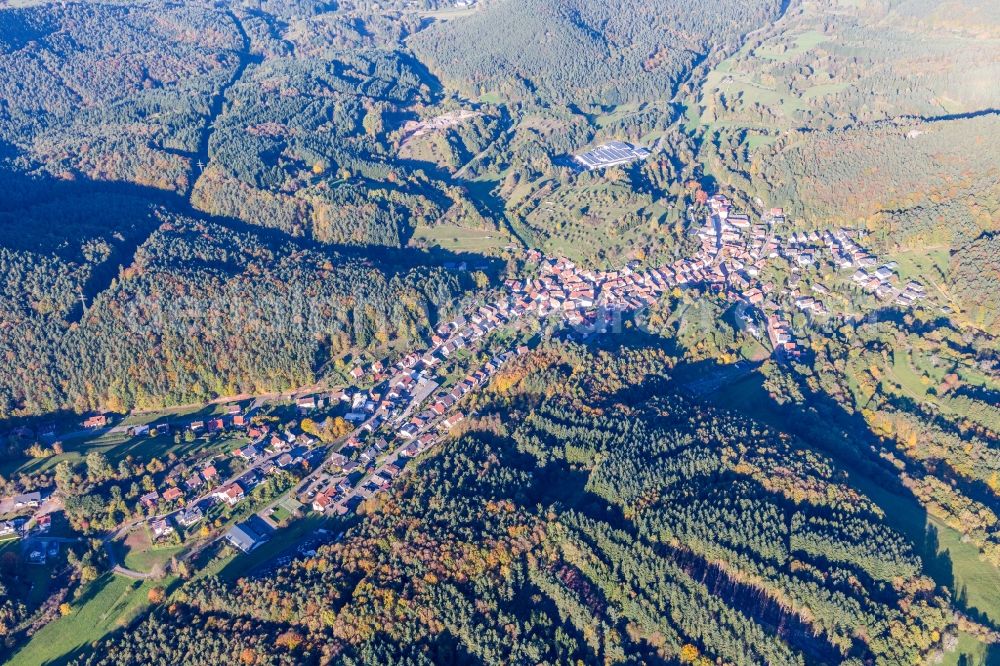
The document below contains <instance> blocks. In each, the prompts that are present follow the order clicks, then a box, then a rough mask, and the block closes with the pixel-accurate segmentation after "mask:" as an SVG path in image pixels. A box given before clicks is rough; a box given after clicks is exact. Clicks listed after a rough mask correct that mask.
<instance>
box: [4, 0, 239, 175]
mask: <svg viewBox="0 0 1000 666" xmlns="http://www.w3.org/2000/svg"><path fill="white" fill-rule="evenodd" d="M0 45H2V48H0V100H3V102H2V104H0V140H3V141H5V142H7V143H9V144H11V145H13V146H16V147H17V148H19V149H20V150H21V151H23V157H22V162H23V163H24V165H26V166H28V167H29V168H32V167H41V168H42V169H43V170H45V171H47V172H48V173H51V174H54V175H58V176H59V177H62V178H79V177H83V178H88V179H96V180H116V181H128V182H133V183H139V184H142V185H149V186H153V187H158V188H162V189H171V190H176V191H184V190H186V189H187V188H188V187H189V186H190V185H191V183H190V182H189V169H190V166H191V164H190V162H191V160H192V155H193V154H194V153H195V152H196V151H197V149H198V142H199V136H200V134H201V132H202V129H203V126H204V125H205V123H206V122H207V120H208V116H209V113H210V106H211V104H212V100H213V98H214V96H215V94H216V93H217V92H218V90H219V89H220V88H221V87H222V85H223V84H224V83H225V82H226V81H227V80H228V79H229V78H230V77H231V76H232V74H233V72H234V71H235V70H236V68H237V66H238V63H239V58H238V56H237V54H236V51H237V50H238V49H239V48H240V38H239V35H238V33H237V30H236V28H235V26H234V24H233V21H232V20H230V18H229V17H228V16H227V15H226V14H224V13H221V12H217V11H211V10H206V9H203V8H200V7H197V6H194V5H192V6H180V5H174V6H155V5H134V6H133V5H125V4H103V3H66V4H61V5H53V4H47V5H44V6H33V7H27V8H23V9H4V10H3V20H2V21H0Z"/></svg>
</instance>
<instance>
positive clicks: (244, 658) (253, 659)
mask: <svg viewBox="0 0 1000 666" xmlns="http://www.w3.org/2000/svg"><path fill="white" fill-rule="evenodd" d="M240 663H241V664H255V663H257V653H256V652H254V650H253V648H248V647H247V648H243V649H242V650H241V651H240Z"/></svg>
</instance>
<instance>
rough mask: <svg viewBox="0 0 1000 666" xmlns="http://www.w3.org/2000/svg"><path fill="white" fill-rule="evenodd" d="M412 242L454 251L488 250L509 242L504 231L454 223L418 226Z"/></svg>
mask: <svg viewBox="0 0 1000 666" xmlns="http://www.w3.org/2000/svg"><path fill="white" fill-rule="evenodd" d="M410 242H411V243H423V244H426V245H430V246H436V247H440V248H443V249H445V250H451V251H452V252H487V251H489V250H498V249H500V248H502V247H503V246H504V245H506V244H507V243H508V240H507V238H506V236H505V235H504V234H503V232H500V231H495V230H492V229H466V228H464V227H458V226H454V225H440V226H435V227H416V228H415V229H414V230H413V238H412V239H411V240H410Z"/></svg>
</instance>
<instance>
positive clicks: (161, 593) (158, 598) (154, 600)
mask: <svg viewBox="0 0 1000 666" xmlns="http://www.w3.org/2000/svg"><path fill="white" fill-rule="evenodd" d="M146 598H147V599H148V600H149V603H151V604H162V603H163V602H164V601H165V600H166V598H167V591H166V590H164V589H163V587H161V586H159V585H157V586H156V587H153V588H150V590H149V592H148V593H146Z"/></svg>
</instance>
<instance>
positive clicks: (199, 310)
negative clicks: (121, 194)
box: [0, 195, 473, 417]
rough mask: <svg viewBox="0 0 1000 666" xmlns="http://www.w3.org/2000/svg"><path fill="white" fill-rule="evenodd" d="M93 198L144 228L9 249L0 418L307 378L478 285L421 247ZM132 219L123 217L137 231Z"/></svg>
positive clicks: (306, 381)
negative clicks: (354, 246)
mask: <svg viewBox="0 0 1000 666" xmlns="http://www.w3.org/2000/svg"><path fill="white" fill-rule="evenodd" d="M88 201H89V202H90V204H91V205H100V204H102V203H104V204H105V206H109V207H106V208H105V211H104V213H105V214H107V213H108V212H111V211H114V210H115V208H114V206H115V204H119V205H120V206H121V208H119V209H118V212H119V213H125V214H128V215H131V216H133V217H132V218H131V219H132V221H133V222H134V226H135V227H137V228H138V229H139V230H140V231H142V232H143V233H148V234H149V235H148V237H146V238H145V239H138V238H133V239H132V240H131V243H132V244H134V246H132V245H130V243H129V239H128V238H127V237H125V236H124V235H123V234H121V233H119V232H117V231H115V229H114V226H109V227H108V228H106V229H103V230H99V229H93V228H88V227H87V226H81V227H76V228H72V227H64V228H63V229H62V230H61V231H62V232H63V233H67V234H72V233H74V232H75V233H76V234H84V233H85V232H88V231H89V232H91V233H94V234H95V235H94V236H93V237H90V238H88V237H86V236H82V235H77V236H76V238H75V239H73V241H74V242H78V243H80V244H81V245H80V247H79V248H73V247H72V245H71V244H70V241H69V239H64V240H63V241H61V247H60V248H59V251H58V252H57V253H56V254H55V255H54V256H51V257H47V256H46V254H45V253H44V252H41V251H40V250H41V249H42V248H39V247H38V246H37V245H34V246H33V245H30V244H28V243H27V242H26V243H25V246H24V249H14V248H9V249H8V248H4V249H3V251H2V253H0V262H2V263H0V266H2V271H3V275H4V276H5V278H4V282H3V299H2V300H0V303H2V308H3V310H2V312H3V314H2V317H3V327H4V328H5V329H6V330H7V331H8V332H7V334H6V336H5V341H6V351H7V353H6V354H4V355H3V357H2V358H0V378H2V380H0V416H2V417H10V416H15V415H29V414H39V413H44V412H52V411H56V410H73V411H76V412H78V413H82V412H85V411H90V410H112V411H117V412H124V411H127V410H131V409H134V408H154V407H157V406H163V405H165V404H183V403H188V402H197V401H203V400H206V399H209V398H211V397H212V396H218V395H235V394H239V393H242V392H254V393H260V392H267V391H274V390H284V389H288V388H291V387H296V386H306V385H311V384H312V383H314V382H315V381H317V379H319V378H320V377H321V376H323V375H324V374H327V373H329V372H331V371H332V364H333V362H334V360H335V359H337V358H339V357H341V356H343V355H344V354H347V353H349V352H356V350H358V349H366V348H376V347H387V346H389V345H393V344H399V345H403V346H408V345H410V344H412V343H414V342H416V341H419V340H422V339H424V337H426V336H428V335H429V334H430V331H431V330H432V328H433V326H434V325H435V322H436V321H437V320H438V317H439V316H444V315H445V313H447V312H448V311H449V310H448V308H451V307H454V305H453V302H454V300H455V298H456V297H457V296H459V295H460V294H461V292H462V291H463V290H464V289H468V288H469V287H471V286H473V285H472V284H471V278H470V277H469V276H468V274H464V275H463V274H457V273H455V272H445V271H444V270H443V269H442V268H440V267H436V268H435V267H434V266H435V265H436V264H437V262H436V261H432V260H431V259H429V258H425V259H423V260H424V261H427V262H428V264H429V266H427V267H421V265H420V262H421V261H422V259H421V258H420V256H419V255H415V256H413V257H412V258H411V259H410V260H408V262H407V263H405V264H404V263H397V264H396V265H395V266H394V267H385V268H377V267H375V266H373V265H372V264H371V262H370V260H368V259H366V258H365V257H363V256H360V257H359V256H348V255H344V254H341V253H339V252H337V251H335V250H333V249H330V248H328V247H326V246H322V245H313V244H310V243H306V242H304V241H296V240H294V239H291V238H288V237H286V236H283V235H277V236H275V235H273V234H272V235H268V234H266V233H264V232H262V231H260V230H259V229H258V228H255V227H252V226H244V227H238V226H237V227H234V226H227V225H225V224H221V223H218V222H210V221H206V220H202V219H198V218H195V217H190V216H189V215H185V214H182V213H179V212H177V211H176V210H172V209H171V208H170V207H168V206H167V205H166V204H164V205H156V204H150V203H149V202H148V201H147V202H145V203H144V204H137V203H136V201H135V200H134V199H131V198H118V197H116V196H115V195H104V196H99V195H92V196H90V197H89V198H88ZM25 212H28V213H29V215H31V214H33V215H36V217H30V216H26V215H25ZM51 214H52V213H51V211H50V210H49V209H48V208H47V207H46V206H41V207H40V208H28V209H21V210H18V211H16V212H13V213H11V217H13V218H16V219H17V222H16V224H17V225H18V226H20V227H22V228H23V227H24V226H25V224H26V223H28V222H29V221H30V222H31V223H33V224H37V225H45V224H46V223H48V221H49V220H50V219H51ZM93 219H94V218H90V220H91V221H93ZM127 219H128V218H123V217H121V216H118V217H116V218H115V224H118V225H122V227H123V228H125V231H126V233H132V234H133V235H134V234H135V233H136V232H135V229H134V228H132V226H131V225H127V224H126V222H127ZM10 224H12V225H13V224H15V223H14V222H13V221H12V222H11V223H10ZM116 236H117V238H116ZM70 238H72V236H70ZM34 240H35V241H37V240H38V239H37V238H36V239H34ZM53 242H54V241H53ZM128 250H131V255H130V256H129V255H127V254H126V255H125V256H124V257H123V256H122V254H123V252H124V251H128ZM60 255H61V256H60ZM466 282H469V283H468V284H466ZM81 296H82V297H83V299H84V302H83V304H82V305H81V302H80V299H81ZM84 307H85V308H86V309H85V310H84V309H83V308H84Z"/></svg>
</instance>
